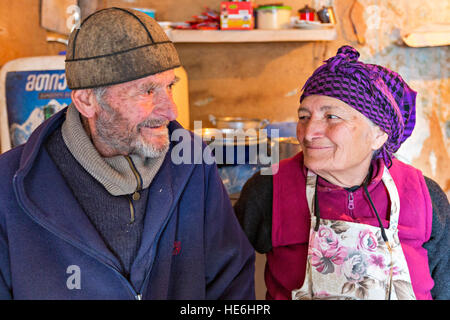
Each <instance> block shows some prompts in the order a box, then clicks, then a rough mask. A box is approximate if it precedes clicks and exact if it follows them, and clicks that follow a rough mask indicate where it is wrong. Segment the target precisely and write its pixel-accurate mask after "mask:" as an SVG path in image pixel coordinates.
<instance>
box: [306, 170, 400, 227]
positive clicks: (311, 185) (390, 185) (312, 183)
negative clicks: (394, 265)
mask: <svg viewBox="0 0 450 320" xmlns="http://www.w3.org/2000/svg"><path fill="white" fill-rule="evenodd" d="M381 180H382V181H383V183H384V185H385V186H386V189H387V191H388V194H389V198H390V200H391V215H390V219H389V228H388V229H389V230H392V231H394V230H396V229H397V227H398V219H399V215H400V197H399V195H398V191H397V187H396V186H395V182H394V179H392V176H391V174H390V173H389V169H388V168H387V167H386V166H384V171H383V176H382V178H381ZM306 199H307V201H308V208H309V213H310V215H311V220H313V218H314V217H316V219H317V220H316V226H315V228H314V229H315V230H316V229H317V228H318V226H319V220H320V213H319V210H318V209H319V207H318V205H319V203H318V200H317V175H316V174H315V173H314V172H312V171H311V170H308V173H307V177H306ZM316 231H317V230H316Z"/></svg>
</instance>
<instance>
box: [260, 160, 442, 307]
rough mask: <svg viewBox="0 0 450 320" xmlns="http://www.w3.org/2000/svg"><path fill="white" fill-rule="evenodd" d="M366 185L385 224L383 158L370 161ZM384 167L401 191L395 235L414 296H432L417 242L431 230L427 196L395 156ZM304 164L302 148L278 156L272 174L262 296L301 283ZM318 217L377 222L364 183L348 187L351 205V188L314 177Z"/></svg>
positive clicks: (278, 295)
mask: <svg viewBox="0 0 450 320" xmlns="http://www.w3.org/2000/svg"><path fill="white" fill-rule="evenodd" d="M372 165H373V174H372V177H371V182H370V183H369V185H368V190H369V193H370V196H371V198H372V200H373V202H374V204H375V207H376V208H377V211H378V213H379V215H380V218H381V220H382V222H383V225H384V226H385V227H388V226H389V217H388V216H387V213H388V212H389V209H390V200H389V196H388V194H387V190H386V187H385V186H384V184H383V182H382V181H381V177H382V175H383V167H384V163H383V162H382V160H381V159H379V160H377V161H374V162H373V164H372ZM389 172H390V173H391V175H392V178H393V179H394V182H395V184H396V186H397V189H398V193H399V196H400V218H399V226H398V229H399V239H400V243H401V245H402V248H403V252H404V255H405V258H406V261H407V264H408V268H409V272H410V275H411V281H412V285H413V289H414V293H415V295H416V298H417V299H431V293H430V290H431V289H432V287H433V285H434V282H433V279H432V278H431V275H430V271H429V267H428V256H427V251H426V250H425V249H424V248H423V247H422V245H423V243H424V242H426V241H428V240H429V238H430V235H431V225H432V208H431V199H430V195H429V192H428V189H427V186H426V184H425V180H424V178H423V175H422V173H421V172H420V171H419V170H417V169H415V168H413V167H411V166H409V165H407V164H404V163H402V162H400V161H398V160H397V159H393V164H392V167H391V168H390V169H389ZM305 183H306V168H305V167H304V165H303V153H299V154H297V155H296V156H294V157H292V158H289V159H286V160H283V161H281V162H280V164H279V171H278V173H277V174H275V175H274V177H273V217H272V219H273V220H272V247H273V249H272V250H271V251H270V252H269V253H267V265H266V270H265V281H266V286H267V299H290V297H291V291H292V290H293V289H296V288H299V287H301V285H302V284H303V280H304V276H305V269H306V256H307V251H308V236H309V227H310V216H309V210H308V204H307V202H306V194H305ZM317 188H318V189H317V192H318V198H319V206H320V213H321V217H322V218H324V219H333V220H346V221H352V222H359V223H365V224H370V225H374V226H378V221H377V218H376V215H375V212H373V210H372V208H371V207H370V203H369V200H368V199H367V198H366V195H365V194H364V191H363V188H359V189H358V190H356V191H354V192H352V195H353V203H354V209H353V210H351V209H349V202H351V195H350V192H349V191H347V190H345V189H343V188H341V187H338V186H335V185H332V184H331V183H329V182H327V181H325V180H324V179H322V178H320V177H318V186H317ZM350 207H351V206H350Z"/></svg>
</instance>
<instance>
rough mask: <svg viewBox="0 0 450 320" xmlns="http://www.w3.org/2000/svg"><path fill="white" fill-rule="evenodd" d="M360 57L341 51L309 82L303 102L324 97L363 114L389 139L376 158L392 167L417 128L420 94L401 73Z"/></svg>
mask: <svg viewBox="0 0 450 320" xmlns="http://www.w3.org/2000/svg"><path fill="white" fill-rule="evenodd" d="M358 58H359V52H358V51H356V50H355V49H354V48H353V47H351V46H343V47H341V48H339V50H338V52H337V54H336V55H335V56H334V57H332V58H330V59H328V60H326V61H325V64H323V65H322V66H320V67H319V68H317V69H316V71H314V73H313V75H312V76H311V77H310V78H309V79H308V80H307V81H306V83H305V85H304V86H303V94H302V96H301V97H300V102H302V101H303V99H304V98H306V97H307V96H310V95H324V96H329V97H333V98H336V99H339V100H341V101H343V102H345V103H347V104H348V105H350V106H351V107H353V108H354V109H356V110H357V111H359V112H361V113H362V114H363V115H364V116H366V117H367V118H368V119H370V120H371V121H372V122H373V123H374V124H376V125H377V126H379V127H380V128H381V129H382V130H383V131H384V132H386V133H387V135H388V136H389V138H388V140H387V141H386V143H385V144H384V145H383V147H382V148H381V149H380V150H378V152H377V154H376V155H375V158H383V159H384V162H385V163H386V165H387V166H388V167H390V166H391V164H392V160H391V158H392V154H393V153H394V152H396V151H397V150H398V149H399V148H400V145H401V144H402V143H403V142H404V141H405V140H406V139H407V138H408V137H409V136H410V135H411V133H412V131H413V129H414V126H415V123H416V95H417V93H416V92H415V91H414V90H412V89H411V88H410V87H409V86H408V84H407V83H406V82H405V81H404V80H403V79H402V77H401V76H400V75H399V74H398V73H396V72H394V71H392V70H389V69H387V68H384V67H382V66H379V65H373V64H365V63H363V62H361V61H358Z"/></svg>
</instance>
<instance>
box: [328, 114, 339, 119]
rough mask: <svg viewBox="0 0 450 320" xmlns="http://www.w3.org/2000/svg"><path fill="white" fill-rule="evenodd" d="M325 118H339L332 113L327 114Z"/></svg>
mask: <svg viewBox="0 0 450 320" xmlns="http://www.w3.org/2000/svg"><path fill="white" fill-rule="evenodd" d="M327 119H340V118H339V117H338V116H336V115H334V114H328V115H327Z"/></svg>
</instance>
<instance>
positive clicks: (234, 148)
mask: <svg viewBox="0 0 450 320" xmlns="http://www.w3.org/2000/svg"><path fill="white" fill-rule="evenodd" d="M194 132H195V133H196V134H198V135H201V136H202V139H203V141H205V142H206V143H207V144H208V145H209V146H210V147H211V148H214V150H215V152H214V156H215V157H216V160H217V164H218V165H238V164H255V163H257V162H258V155H259V153H258V152H259V148H261V147H262V146H263V144H266V146H267V149H270V145H268V142H269V140H268V138H267V134H265V133H261V132H258V131H256V130H254V132H253V133H252V132H244V131H243V130H236V129H231V128H223V129H219V128H202V129H201V131H200V130H198V131H197V130H195V131H194Z"/></svg>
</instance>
